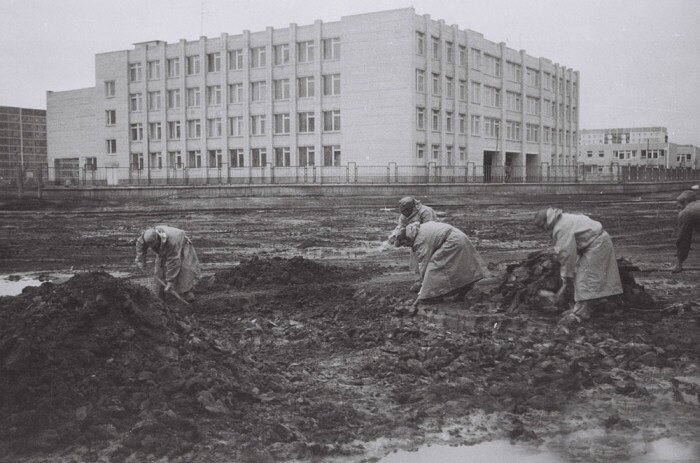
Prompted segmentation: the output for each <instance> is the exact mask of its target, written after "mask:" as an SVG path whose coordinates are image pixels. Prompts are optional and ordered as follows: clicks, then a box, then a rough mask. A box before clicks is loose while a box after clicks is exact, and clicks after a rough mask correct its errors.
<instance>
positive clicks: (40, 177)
mask: <svg viewBox="0 0 700 463" xmlns="http://www.w3.org/2000/svg"><path fill="white" fill-rule="evenodd" d="M43 182H44V166H39V170H38V172H37V178H36V197H37V198H39V199H41V195H42V191H41V188H42V187H43V185H42V183H43Z"/></svg>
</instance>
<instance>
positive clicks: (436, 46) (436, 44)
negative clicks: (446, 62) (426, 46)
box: [430, 36, 440, 60]
mask: <svg viewBox="0 0 700 463" xmlns="http://www.w3.org/2000/svg"><path fill="white" fill-rule="evenodd" d="M430 42H431V43H432V46H433V59H436V60H439V59H440V39H439V38H438V37H434V36H431V37H430Z"/></svg>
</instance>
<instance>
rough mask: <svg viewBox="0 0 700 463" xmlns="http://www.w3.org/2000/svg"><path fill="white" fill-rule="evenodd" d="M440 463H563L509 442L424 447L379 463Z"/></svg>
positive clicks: (552, 457) (390, 457) (534, 448)
mask: <svg viewBox="0 0 700 463" xmlns="http://www.w3.org/2000/svg"><path fill="white" fill-rule="evenodd" d="M426 461H439V462H441V463H464V462H466V461H475V462H476V461H478V462H480V463H504V462H518V463H563V462H564V461H565V460H563V459H562V458H561V457H559V456H558V455H556V454H554V453H551V452H547V451H545V450H542V449H539V448H536V447H528V446H525V445H513V444H511V443H510V442H509V441H507V440H495V441H491V442H483V443H481V444H477V445H469V446H466V445H460V446H456V447H453V446H449V445H432V446H427V447H421V448H419V449H418V450H417V451H415V452H408V451H405V450H399V451H397V452H394V453H391V454H389V455H387V456H386V457H384V458H382V459H381V460H379V463H424V462H426Z"/></svg>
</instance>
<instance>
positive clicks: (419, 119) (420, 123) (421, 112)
mask: <svg viewBox="0 0 700 463" xmlns="http://www.w3.org/2000/svg"><path fill="white" fill-rule="evenodd" d="M416 128H417V129H418V130H425V108H416Z"/></svg>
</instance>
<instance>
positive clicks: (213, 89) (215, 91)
mask: <svg viewBox="0 0 700 463" xmlns="http://www.w3.org/2000/svg"><path fill="white" fill-rule="evenodd" d="M207 104H208V105H210V106H213V105H220V104H221V85H209V86H207Z"/></svg>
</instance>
